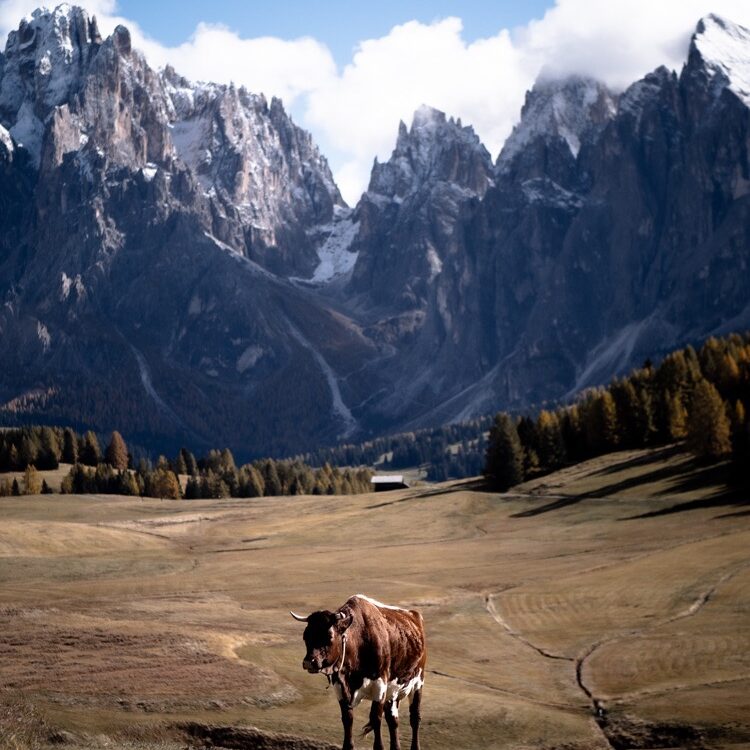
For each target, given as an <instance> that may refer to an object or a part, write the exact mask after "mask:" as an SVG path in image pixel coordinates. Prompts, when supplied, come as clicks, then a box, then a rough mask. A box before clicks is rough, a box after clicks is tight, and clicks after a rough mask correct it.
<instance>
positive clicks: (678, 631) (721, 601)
mask: <svg viewBox="0 0 750 750" xmlns="http://www.w3.org/2000/svg"><path fill="white" fill-rule="evenodd" d="M712 482H713V475H712V470H700V469H696V467H695V466H694V464H693V463H692V461H691V459H690V458H688V457H686V456H685V455H683V454H680V453H678V452H675V450H673V449H671V450H670V449H668V450H661V451H651V452H645V451H640V452H637V451H634V452H623V453H618V454H615V455H613V456H608V457H604V458H600V459H595V460H592V461H589V462H587V463H585V464H581V465H579V466H577V467H574V468H572V469H568V470H565V471H563V472H559V473H558V474H555V475H551V476H548V477H545V478H544V479H541V480H536V481H535V482H530V483H527V484H526V485H522V486H520V487H518V488H516V490H515V491H514V492H512V493H509V494H502V495H499V494H491V493H487V492H483V491H480V489H479V488H478V487H477V486H476V485H474V484H472V483H471V482H455V483H449V484H444V485H438V486H432V487H426V488H425V487H422V488H414V489H410V490H404V491H399V492H392V493H382V494H378V495H374V494H373V495H357V496H354V497H324V498H319V497H301V498H263V499H259V500H252V501H246V500H243V501H240V500H223V501H157V500H140V499H137V498H113V497H107V496H96V497H80V496H66V497H61V496H59V495H53V496H41V497H32V498H29V497H20V498H3V499H2V500H0V747H24V746H29V747H33V746H40V745H41V746H44V745H45V744H46V743H48V742H50V741H51V740H55V741H57V742H58V743H63V744H58V745H57V746H58V747H66V744H65V743H67V746H68V747H70V748H73V747H105V746H109V747H133V748H144V749H145V748H149V749H151V748H157V747H160V748H171V747H174V748H177V747H180V748H184V747H185V744H186V739H185V733H186V732H187V731H188V729H186V727H185V725H184V724H183V725H182V726H181V727H180V726H177V725H178V724H179V723H180V722H188V721H190V722H195V724H194V725H192V728H191V729H190V730H189V731H190V732H192V734H193V735H200V736H202V737H204V739H205V737H209V736H213V738H214V741H215V742H217V743H218V742H219V740H218V739H217V737H218V734H216V733H214V735H210V732H209V730H207V729H206V728H205V726H204V725H208V724H211V725H223V726H227V727H238V726H245V725H252V726H255V727H258V728H259V729H260V730H263V731H269V732H285V733H288V734H290V735H297V736H305V737H308V738H311V739H310V741H297V742H295V741H292V740H285V739H283V738H275V739H274V738H271V739H266V740H264V742H266V744H264V745H263V746H264V747H279V748H282V747H297V748H300V749H302V748H306V747H307V748H313V747H328V745H327V744H326V743H333V744H334V745H339V743H340V739H341V731H340V722H339V718H338V707H337V706H336V703H335V699H334V697H333V694H332V691H326V683H325V680H324V679H323V678H322V677H313V676H310V675H308V674H306V673H305V672H303V670H302V668H301V661H302V657H303V655H304V648H303V644H302V639H301V630H302V628H301V626H300V625H299V623H296V622H294V621H293V620H292V619H291V617H290V616H289V614H288V610H289V609H294V610H295V611H298V612H304V611H310V610H313V609H317V608H329V609H333V608H335V607H337V606H339V605H340V604H342V603H343V602H344V601H345V600H346V598H347V597H348V596H349V595H350V594H353V593H357V592H362V593H366V594H369V595H371V596H373V597H376V598H378V599H381V600H383V601H386V602H390V603H395V604H402V605H406V606H409V607H418V608H420V609H421V610H422V612H423V614H424V616H425V620H426V623H427V629H428V639H429V647H430V654H429V662H428V667H429V672H428V675H427V681H426V685H425V693H424V701H423V713H424V741H423V745H424V747H425V748H430V749H432V750H440V749H443V748H446V749H447V748H451V749H452V750H455V749H457V748H522V747H523V748H552V747H558V748H561V747H564V748H567V749H568V750H575V749H580V750H583V748H603V749H605V750H606V748H609V747H612V748H615V750H620V749H621V748H626V747H640V748H647V747H677V746H681V747H684V746H692V747H735V748H738V747H740V746H741V745H743V744H745V745H746V746H750V497H747V496H732V495H727V494H724V493H723V492H722V490H721V488H720V487H719V486H718V485H714V484H712ZM366 713H367V710H366V708H365V707H361V708H360V709H358V712H357V719H358V720H359V722H360V723H361V724H362V725H363V724H364V723H365V722H366V720H367V717H366ZM404 719H406V711H405V709H404V707H402V727H401V732H402V742H404V744H406V741H408V737H409V727H408V721H406V720H404ZM207 733H208V734H207ZM231 734H232V736H233V737H234V739H231V738H230V739H227V740H226V742H227V743H228V745H227V746H232V747H248V748H250V747H255V746H256V745H255V744H254V740H253V739H252V734H251V733H250V734H247V735H246V737H245V739H243V735H242V733H241V732H240V731H239V730H236V731H234V732H233V733H231ZM227 736H228V735H227ZM195 741H196V742H197V741H198V740H195ZM202 741H204V740H201V742H202ZM232 743H233V744H232ZM243 743H244V744H243ZM339 746H340V745H339ZM359 746H361V747H369V746H370V741H369V739H368V740H360V742H359Z"/></svg>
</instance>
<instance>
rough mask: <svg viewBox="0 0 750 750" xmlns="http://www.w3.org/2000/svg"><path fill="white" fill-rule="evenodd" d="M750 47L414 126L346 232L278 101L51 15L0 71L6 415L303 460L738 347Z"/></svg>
mask: <svg viewBox="0 0 750 750" xmlns="http://www.w3.org/2000/svg"><path fill="white" fill-rule="evenodd" d="M749 148H750V31H748V30H746V29H744V28H742V27H740V26H737V25H735V24H733V23H731V22H730V21H729V20H727V19H723V18H720V17H717V16H714V15H709V16H706V17H705V18H703V19H701V20H700V21H699V23H698V25H697V28H696V30H695V33H694V35H693V37H692V40H691V42H690V47H689V51H688V56H687V60H686V62H685V65H684V67H683V69H682V71H681V72H680V73H679V74H677V73H675V72H673V71H670V70H667V69H666V68H659V69H657V70H655V71H653V72H652V73H650V74H648V75H646V76H645V77H644V78H643V79H641V80H639V81H636V82H634V83H633V84H632V85H631V86H630V87H628V88H627V89H626V90H625V91H622V92H614V91H612V90H610V89H608V88H607V87H606V86H605V85H604V84H603V83H601V82H599V81H597V80H595V79H593V78H590V77H585V76H567V77H565V78H556V77H554V76H552V75H550V74H549V73H546V74H544V75H542V76H541V77H540V79H539V80H537V82H536V83H535V85H534V87H533V88H532V90H531V91H529V92H528V94H527V96H526V102H525V104H524V107H523V110H522V112H521V116H520V120H519V122H518V124H517V125H516V127H515V128H514V130H513V132H512V134H511V135H510V137H509V138H508V140H507V141H506V143H505V145H504V147H503V149H502V151H501V153H500V154H499V156H498V157H497V158H496V159H494V160H493V158H492V156H491V155H490V154H489V152H488V151H487V149H486V148H485V147H484V146H483V144H482V143H481V140H480V139H479V137H478V136H477V135H476V133H475V132H474V131H473V129H472V128H471V127H469V126H466V125H464V124H462V123H461V121H460V120H456V119H453V118H451V117H448V116H447V115H446V114H443V113H442V112H439V111H437V110H435V109H432V108H430V107H426V106H424V107H421V108H420V109H419V110H417V112H416V113H415V114H414V119H413V121H412V123H411V125H410V126H409V127H407V125H405V124H404V123H401V124H400V125H399V127H398V132H397V137H396V144H395V148H394V150H393V153H392V155H391V157H390V159H389V160H388V161H387V162H384V163H378V162H377V161H376V162H375V164H374V166H373V169H372V174H371V177H370V182H369V186H368V189H367V191H366V192H365V193H364V194H363V195H362V197H361V199H360V200H359V202H358V203H357V205H356V206H354V207H349V206H347V205H346V204H345V202H344V200H343V199H342V197H341V194H340V193H339V190H338V188H337V187H336V184H335V182H334V179H333V176H332V174H331V170H330V168H329V166H328V163H327V161H326V159H325V157H324V156H323V155H322V154H321V153H320V151H319V150H318V148H317V146H316V145H315V144H314V142H313V140H312V138H311V136H310V135H309V134H308V133H307V132H305V131H304V130H302V129H301V128H299V127H298V126H297V125H295V124H294V122H293V121H292V120H291V118H290V117H289V115H288V114H287V113H286V111H285V109H284V106H283V104H282V102H281V101H279V100H278V99H275V98H274V99H272V100H271V101H270V103H269V101H268V100H267V99H266V98H265V97H264V96H263V95H258V94H254V93H251V92H249V91H247V90H245V89H244V88H242V87H236V86H234V85H228V86H227V85H219V84H212V83H192V82H190V81H187V80H186V79H184V78H182V77H181V76H180V75H179V74H178V72H176V71H175V70H173V69H172V68H170V67H167V68H166V69H164V70H161V71H156V70H154V69H153V68H151V67H150V66H149V64H148V62H147V61H146V59H145V58H144V56H143V55H142V54H140V53H139V52H138V51H137V50H136V49H134V48H133V46H132V43H131V38H130V34H129V32H128V30H127V29H126V28H124V27H122V26H119V27H117V28H116V29H115V31H114V32H113V34H112V35H111V36H109V37H107V38H103V37H102V35H101V34H100V32H99V30H98V27H97V24H96V20H95V19H94V18H92V17H89V16H88V15H87V13H86V12H85V11H84V10H82V9H81V8H78V7H73V6H68V5H62V6H59V7H58V8H56V9H55V10H37V11H35V12H34V13H33V14H32V15H31V16H30V17H28V18H26V19H25V20H23V21H22V22H21V24H20V25H19V27H18V29H17V30H16V31H14V32H12V33H11V34H10V35H9V37H8V41H7V45H6V47H5V51H4V53H2V54H0V304H1V305H2V306H1V307H0V359H1V360H2V362H3V367H2V370H1V371H0V419H2V420H3V421H4V422H6V423H19V422H56V423H66V424H71V425H73V426H80V427H92V428H94V429H96V430H99V431H102V432H104V431H108V430H111V429H113V428H117V429H119V430H120V431H122V432H123V434H125V435H126V437H127V438H128V439H129V440H131V441H134V442H135V443H137V444H140V445H143V446H146V447H148V448H151V449H163V450H166V449H169V448H172V447H174V446H177V445H179V444H183V443H184V444H187V445H190V446H192V447H194V448H196V449H202V448H205V447H208V446H217V445H219V446H224V445H227V446H229V447H231V448H232V449H233V450H235V451H238V452H239V454H240V455H243V456H244V455H258V454H273V455H279V454H289V453H294V452H298V451H302V450H305V449H310V448H314V447H316V446H319V445H324V444H327V443H333V442H336V441H340V440H348V439H353V438H355V437H363V436H367V435H372V434H383V433H385V432H388V431H397V430H407V429H414V428H417V427H423V426H429V425H436V424H443V423H447V422H450V421H456V420H461V419H465V418H469V417H471V416H474V415H477V414H484V413H487V412H489V411H492V410H494V409H497V408H501V407H502V408H521V407H527V406H528V405H530V404H537V403H542V402H544V401H550V400H560V399H565V398H569V397H570V396H572V394H574V393H575V392H577V391H578V390H580V389H582V388H585V387H588V386H592V385H596V384H599V383H603V382H605V381H607V380H608V379H609V378H611V377H612V376H613V375H615V374H617V373H619V372H622V371H624V370H626V369H628V368H630V367H631V366H633V365H634V364H639V363H640V362H642V361H643V360H644V359H645V358H648V357H652V358H655V357H658V356H659V355H660V354H661V353H663V352H665V351H667V350H671V349H674V348H676V347H678V346H681V345H684V344H685V343H690V342H693V341H698V340H700V339H702V338H705V337H707V336H709V335H712V334H719V333H723V332H727V331H729V330H736V329H744V328H747V327H750V276H749V271H748V261H749V260H750V157H749V156H748V150H749Z"/></svg>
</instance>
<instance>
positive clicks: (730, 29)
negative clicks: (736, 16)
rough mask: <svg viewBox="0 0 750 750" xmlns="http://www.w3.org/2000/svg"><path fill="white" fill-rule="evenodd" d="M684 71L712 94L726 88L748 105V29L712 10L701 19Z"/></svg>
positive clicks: (749, 49) (749, 94)
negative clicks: (702, 83) (700, 81)
mask: <svg viewBox="0 0 750 750" xmlns="http://www.w3.org/2000/svg"><path fill="white" fill-rule="evenodd" d="M686 73H687V74H688V75H690V76H692V77H693V78H696V79H699V80H703V81H705V83H706V85H707V86H708V88H709V89H710V90H711V92H712V93H713V94H714V96H718V95H719V94H720V93H721V91H722V90H723V89H725V88H728V89H730V90H731V91H732V92H733V93H734V94H736V95H737V97H738V98H739V99H740V100H741V101H743V102H744V103H745V104H746V105H748V106H750V29H746V28H745V27H744V26H740V25H739V24H736V23H733V22H732V21H729V20H728V19H726V18H722V17H721V16H717V15H715V14H713V13H711V14H709V15H707V16H704V17H703V18H701V20H700V21H699V22H698V25H697V27H696V29H695V33H694V34H693V37H692V40H691V42H690V53H689V56H688V64H687V66H686Z"/></svg>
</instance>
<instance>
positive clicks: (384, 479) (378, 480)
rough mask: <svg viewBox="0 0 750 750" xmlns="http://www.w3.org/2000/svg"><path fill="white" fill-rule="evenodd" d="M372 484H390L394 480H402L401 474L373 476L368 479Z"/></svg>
mask: <svg viewBox="0 0 750 750" xmlns="http://www.w3.org/2000/svg"><path fill="white" fill-rule="evenodd" d="M370 481H371V482H372V483H373V484H392V483H394V482H403V481H404V475H403V474H391V475H390V476H379V477H373V478H372V479H371V480H370Z"/></svg>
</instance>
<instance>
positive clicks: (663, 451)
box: [587, 445, 680, 477]
mask: <svg viewBox="0 0 750 750" xmlns="http://www.w3.org/2000/svg"><path fill="white" fill-rule="evenodd" d="M679 454H680V446H679V445H668V446H667V447H666V448H660V449H659V450H656V451H653V452H652V453H646V454H645V455H643V456H636V457H634V458H631V459H629V460H627V461H621V462H620V463H616V464H612V465H611V466H605V467H604V468H603V469H597V470H596V471H592V472H590V473H589V474H588V475H587V476H590V477H597V476H607V475H609V474H618V473H619V472H621V471H627V470H628V469H637V468H638V467H639V466H648V464H652V463H656V462H657V461H664V460H665V459H667V458H672V456H677V455H679Z"/></svg>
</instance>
